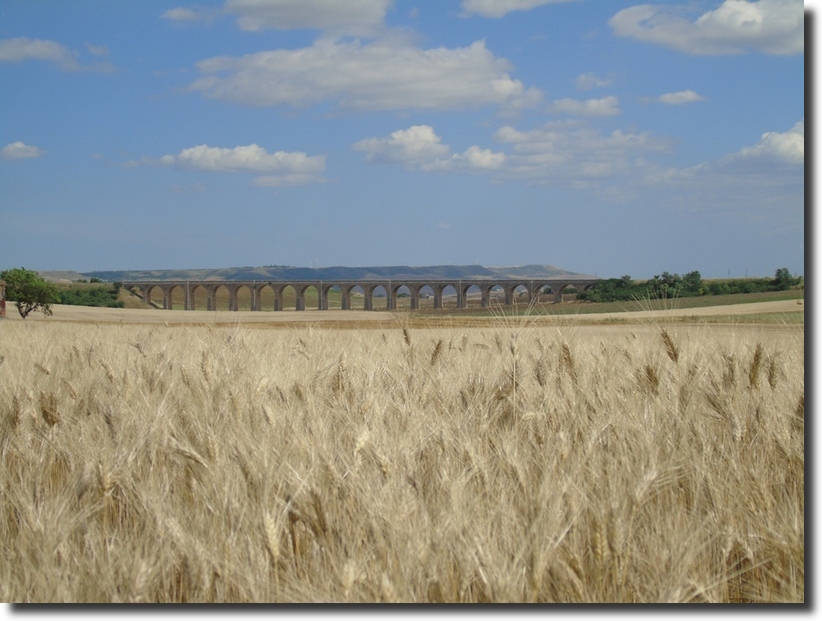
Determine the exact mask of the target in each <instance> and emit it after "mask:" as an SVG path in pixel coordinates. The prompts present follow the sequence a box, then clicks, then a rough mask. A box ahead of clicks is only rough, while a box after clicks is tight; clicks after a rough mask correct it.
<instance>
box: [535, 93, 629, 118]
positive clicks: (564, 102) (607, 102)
mask: <svg viewBox="0 0 822 621" xmlns="http://www.w3.org/2000/svg"><path fill="white" fill-rule="evenodd" d="M551 111H552V112H557V113H562V114H571V115H574V116H614V115H617V114H620V109H619V99H618V98H617V97H614V96H613V95H612V96H610V97H603V98H601V99H586V100H584V101H582V100H579V99H558V100H557V101H555V102H554V103H553V105H552V106H551Z"/></svg>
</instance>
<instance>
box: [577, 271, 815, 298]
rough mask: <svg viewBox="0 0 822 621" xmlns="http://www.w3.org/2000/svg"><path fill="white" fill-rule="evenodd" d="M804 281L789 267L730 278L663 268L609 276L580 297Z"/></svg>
mask: <svg viewBox="0 0 822 621" xmlns="http://www.w3.org/2000/svg"><path fill="white" fill-rule="evenodd" d="M801 284H803V279H802V277H801V276H792V275H791V273H790V271H789V270H788V268H785V267H781V268H779V269H778V270H776V273H775V274H774V277H773V278H729V279H722V280H710V281H707V282H706V281H704V280H702V276H701V275H700V273H699V272H698V271H693V272H688V273H687V274H685V275H682V276H680V275H679V274H670V273H669V272H662V274H657V275H655V276H654V277H653V278H651V279H649V280H641V281H635V280H633V279H632V278H631V277H630V276H622V277H620V278H608V279H603V280H600V281H598V282H597V283H596V284H595V285H593V286H592V287H590V288H589V289H587V290H586V291H582V292H580V293H579V295H578V296H577V299H578V300H584V301H587V302H623V301H630V300H645V299H651V300H660V299H671V298H686V297H695V296H700V295H730V294H736V293H762V292H765V291H786V290H788V289H792V288H794V287H797V286H799V285H801Z"/></svg>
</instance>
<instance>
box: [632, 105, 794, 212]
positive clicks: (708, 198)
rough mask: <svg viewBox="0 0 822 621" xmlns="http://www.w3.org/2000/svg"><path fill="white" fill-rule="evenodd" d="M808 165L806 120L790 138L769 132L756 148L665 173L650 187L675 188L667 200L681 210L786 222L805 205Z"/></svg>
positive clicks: (788, 133) (789, 133)
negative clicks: (769, 216) (775, 216)
mask: <svg viewBox="0 0 822 621" xmlns="http://www.w3.org/2000/svg"><path fill="white" fill-rule="evenodd" d="M804 161H805V122H804V120H802V121H799V122H798V123H796V124H795V125H794V126H793V127H792V128H791V129H789V130H788V131H786V132H766V133H764V134H762V136H761V137H760V139H759V140H758V141H757V142H756V143H754V144H753V145H751V146H747V147H743V148H742V149H740V150H739V151H737V152H735V153H732V154H730V155H727V156H725V157H723V158H720V159H718V160H714V161H710V162H704V163H701V164H698V165H696V166H691V167H689V168H680V169H676V168H674V169H668V170H664V171H660V172H659V174H657V175H654V176H651V177H649V179H648V182H649V183H654V184H657V185H658V186H659V187H662V188H665V187H666V186H671V187H674V188H675V191H673V192H672V191H671V190H670V189H669V188H666V189H665V194H664V196H665V198H664V199H663V200H664V201H665V202H668V203H672V204H674V205H676V206H678V207H683V208H688V209H711V210H717V209H721V210H726V211H734V212H737V213H740V214H742V213H754V212H755V213H758V214H759V215H760V216H761V215H762V213H764V212H766V211H771V212H779V213H780V214H781V216H785V215H787V213H788V210H792V209H793V208H794V207H795V206H797V205H801V204H802V199H803V196H804V189H805V173H804ZM757 217H759V216H757ZM800 225H801V218H800Z"/></svg>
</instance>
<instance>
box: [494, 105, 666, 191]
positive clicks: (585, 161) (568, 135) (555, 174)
mask: <svg viewBox="0 0 822 621" xmlns="http://www.w3.org/2000/svg"><path fill="white" fill-rule="evenodd" d="M494 139H495V140H497V141H498V142H502V143H507V144H510V145H511V147H510V148H511V153H510V154H509V155H508V157H507V162H506V171H505V172H506V176H507V177H509V178H522V179H529V180H533V181H535V182H542V183H549V182H550V183H560V184H565V185H569V186H572V187H588V186H590V185H592V184H595V183H597V182H600V181H611V180H619V179H622V180H625V179H629V178H632V177H635V176H637V175H644V174H647V171H648V170H649V169H650V168H652V166H651V165H650V164H648V162H647V161H646V160H645V157H646V155H647V154H648V153H659V152H667V151H669V150H670V146H671V145H670V142H669V141H668V140H666V139H661V138H657V137H654V136H652V135H651V134H649V133H647V132H644V133H635V132H624V131H622V130H614V131H612V132H611V133H610V134H603V133H601V132H600V131H599V130H598V129H596V128H594V127H592V126H590V125H589V124H588V123H586V122H584V121H581V120H569V121H558V122H549V123H546V124H545V125H544V126H542V127H539V128H537V129H533V130H530V131H525V132H523V131H519V130H517V129H515V128H514V127H511V126H506V127H502V128H500V129H499V130H497V132H496V133H495V134H494Z"/></svg>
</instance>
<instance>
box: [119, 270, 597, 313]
mask: <svg viewBox="0 0 822 621" xmlns="http://www.w3.org/2000/svg"><path fill="white" fill-rule="evenodd" d="M597 281H598V279H584V278H582V279H580V278H571V279H539V280H537V279H523V280H519V279H516V280H515V279H486V278H472V279H462V280H429V279H398V280H388V279H386V280H320V281H308V280H274V281H259V280H255V281H244V280H141V281H125V282H123V287H124V288H125V289H126V290H128V291H130V292H132V293H134V294H135V295H140V296H141V297H142V298H143V301H144V302H146V303H147V304H149V303H150V302H151V293H152V291H153V290H154V289H160V290H161V291H162V293H163V308H164V309H170V308H172V304H171V297H172V294H173V292H174V290H175V289H180V290H182V292H183V295H184V299H185V306H184V307H185V310H195V308H194V294H195V292H196V291H197V289H202V290H204V291H205V293H206V296H207V297H206V299H207V302H206V310H210V311H213V310H217V291H218V290H219V289H220V287H223V288H225V289H226V291H227V292H228V300H229V310H232V311H236V310H239V306H238V292H239V291H240V289H242V288H243V287H245V288H246V289H247V290H248V291H249V292H250V293H251V310H253V311H260V310H263V308H262V303H261V300H262V291H263V290H264V289H265V288H266V287H268V288H269V289H271V290H272V291H273V293H274V308H273V309H272V310H275V311H281V310H283V300H284V295H283V291H284V290H285V289H286V287H291V288H292V289H293V290H294V292H295V293H296V300H297V301H296V310H299V311H302V310H306V306H305V292H306V290H307V289H308V288H309V287H314V288H315V290H316V291H317V292H318V293H319V295H318V296H317V298H318V304H317V308H318V310H328V292H329V291H330V290H331V289H332V288H336V289H338V290H339V291H340V293H341V298H342V310H350V309H351V293H352V291H353V290H354V288H355V287H358V288H360V289H361V290H362V293H363V296H364V307H365V310H374V292H375V291H376V290H377V289H378V288H380V287H382V288H383V290H384V292H385V296H386V310H396V309H397V297H398V294H399V291H400V289H401V288H403V287H405V288H406V289H407V290H408V292H409V293H410V298H411V309H412V310H416V309H419V308H420V298H421V297H422V294H421V291H422V289H423V288H425V287H429V288H430V289H431V290H432V292H433V298H434V308H435V309H439V308H442V307H443V302H442V300H443V292H444V291H445V290H446V289H447V288H448V287H452V288H453V289H454V291H455V292H456V294H457V307H458V308H467V306H468V290H469V289H471V288H472V287H476V288H478V289H479V290H480V293H481V299H482V306H490V304H491V292H492V290H493V289H494V288H496V287H499V288H500V289H502V291H503V293H504V299H505V304H507V305H510V304H513V302H514V297H515V295H516V294H515V292H516V290H517V289H519V288H521V287H522V288H524V289H525V292H527V294H528V299H529V300H533V299H536V296H537V295H539V294H540V292H543V293H545V292H549V293H551V294H553V296H554V302H555V303H556V302H562V292H563V291H564V290H565V289H566V288H567V287H574V288H575V289H576V290H577V291H584V290H585V289H588V288H589V287H591V286H592V285H594V283H596V282H597ZM200 296H201V299H202V294H200Z"/></svg>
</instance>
